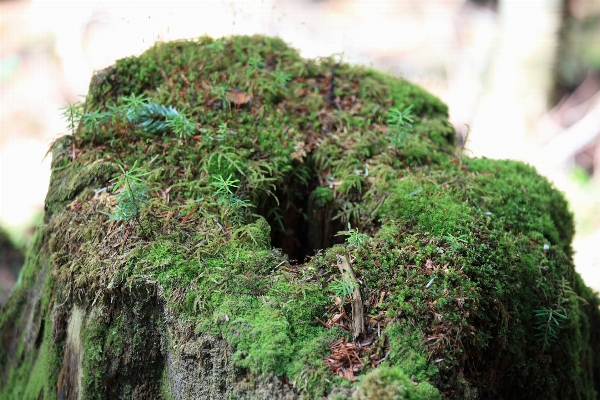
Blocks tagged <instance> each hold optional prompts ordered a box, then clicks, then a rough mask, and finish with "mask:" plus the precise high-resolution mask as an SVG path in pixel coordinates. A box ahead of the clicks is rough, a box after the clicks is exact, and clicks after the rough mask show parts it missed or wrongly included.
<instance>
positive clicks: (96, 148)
mask: <svg viewBox="0 0 600 400" xmlns="http://www.w3.org/2000/svg"><path fill="white" fill-rule="evenodd" d="M135 99H138V100H139V101H141V102H142V103H143V104H145V105H142V106H140V107H146V108H148V109H151V110H154V111H152V112H150V111H148V112H147V113H146V114H144V115H145V117H144V118H146V119H145V120H143V119H142V118H141V117H139V116H137V114H136V113H137V112H138V111H136V110H134V109H132V108H128V107H132V106H131V105H130V104H131V103H132V102H133V101H134V100H135ZM161 107H162V108H161ZM169 107H170V108H169ZM156 110H159V111H156ZM160 110H162V111H160ZM80 111H81V123H80V124H79V125H78V126H77V128H76V129H75V131H74V132H73V134H72V135H69V136H66V137H64V138H62V139H60V140H59V141H57V142H56V143H55V145H54V147H53V156H54V157H53V163H52V168H53V178H52V183H51V186H50V190H49V194H48V198H47V207H46V208H47V213H46V218H45V222H46V225H45V227H44V228H43V232H44V234H45V235H46V236H45V238H44V240H43V241H40V242H38V244H37V246H38V247H37V248H38V249H44V251H46V253H45V254H47V255H48V258H49V260H50V262H51V264H50V266H49V267H47V268H49V270H48V271H49V273H50V276H51V277H52V279H51V281H49V283H48V288H49V289H47V290H49V291H50V292H51V293H52V296H51V297H48V299H51V300H48V303H47V305H48V307H49V308H50V309H51V308H52V307H55V309H57V310H58V306H59V305H61V307H62V305H67V306H68V305H71V304H78V305H85V307H88V308H87V309H88V315H87V320H86V323H85V324H84V326H83V330H82V337H83V351H84V361H83V364H82V365H83V369H84V370H83V387H84V390H85V392H86V393H88V394H89V396H96V397H97V398H114V397H115V396H116V397H127V398H146V397H144V396H150V397H152V398H156V397H160V396H163V397H167V398H169V397H173V398H185V396H204V397H207V398H211V397H212V398H217V397H219V396H221V398H223V397H232V398H236V397H237V398H261V396H263V397H264V398H276V397H277V396H276V395H275V394H274V393H275V392H276V393H279V394H280V395H281V396H283V393H285V395H286V396H290V397H298V396H304V397H306V398H320V397H322V396H326V395H328V394H330V393H331V394H332V396H335V395H336V394H335V393H338V394H339V393H346V394H348V393H350V392H354V393H358V394H357V396H362V397H360V398H370V397H369V396H371V397H372V396H373V395H372V394H369V393H372V392H373V391H372V390H371V388H370V386H372V387H373V388H372V389H373V390H374V391H375V392H376V391H377V390H379V389H381V390H387V392H386V393H388V392H389V394H390V396H392V397H393V398H398V396H400V395H401V396H404V397H405V398H439V397H440V396H443V397H445V398H460V397H465V396H472V395H473V393H476V394H477V395H479V396H481V397H482V398H497V397H499V396H502V397H504V398H527V397H532V396H533V397H536V398H537V397H542V396H543V397H549V398H575V397H577V398H593V397H594V396H595V395H596V391H597V390H598V388H597V387H596V386H595V385H597V382H598V379H599V377H600V373H599V369H600V366H599V364H598V361H597V360H596V359H595V358H594V354H595V352H597V351H598V347H599V338H598V333H597V332H598V329H599V326H600V322H599V321H600V316H599V312H598V303H599V301H598V297H597V296H596V295H595V294H594V293H592V292H591V291H590V290H589V289H587V288H586V287H585V286H584V285H583V284H582V283H581V280H580V278H579V277H578V275H577V274H576V273H575V272H574V269H573V264H572V260H571V255H572V250H571V245H570V244H571V240H572V236H573V223H572V215H571V213H570V212H569V210H568V207H567V204H566V202H565V200H564V198H563V196H562V194H560V193H559V192H558V191H556V189H554V188H553V187H552V186H551V185H550V184H549V183H548V182H547V181H546V180H544V179H543V178H542V177H540V176H539V175H538V174H537V173H536V172H535V170H534V169H532V168H531V167H529V166H526V165H524V164H522V163H518V162H513V161H492V160H488V159H471V158H467V157H463V156H462V155H461V154H460V153H459V151H458V150H457V149H455V148H454V144H453V142H454V130H453V128H452V127H451V125H450V124H449V123H448V121H447V109H446V106H445V105H444V104H443V103H441V102H440V101H439V100H438V99H436V98H435V97H433V96H431V95H430V94H428V93H426V92H425V91H423V90H422V89H420V88H418V87H416V86H414V85H412V84H410V83H408V82H406V81H404V80H400V79H396V78H392V77H389V76H387V75H384V74H381V73H378V72H374V71H371V70H368V69H364V68H360V67H353V66H349V65H346V64H342V63H338V62H337V61H336V60H334V59H333V58H325V59H319V60H304V59H302V58H300V57H299V56H298V53H297V52H296V51H295V50H293V49H291V48H289V47H288V46H287V45H286V44H285V43H283V42H282V41H281V40H278V39H271V38H265V37H262V36H253V37H233V38H228V39H218V40H213V39H210V38H206V37H204V38H200V39H197V40H194V41H183V42H173V43H163V44H158V45H156V46H155V47H153V48H152V49H150V50H148V51H147V52H146V53H144V54H142V55H141V56H140V57H137V58H136V57H132V58H127V59H123V60H120V61H118V62H117V63H116V65H115V66H113V67H111V68H109V69H107V70H105V71H101V72H100V73H98V74H97V75H96V76H95V77H94V79H93V81H92V84H91V86H90V94H89V96H88V98H87V100H86V103H85V105H82V106H81V109H80ZM400 114H402V115H405V116H408V118H410V123H399V122H397V119H396V120H394V115H396V116H397V115H400ZM91 115H94V117H93V118H92V117H91ZM132 115H133V116H135V117H132ZM140 115H141V114H140ZM94 118H95V119H94ZM176 118H180V119H179V120H178V121H179V122H177V123H181V124H183V125H177V126H176V123H175V122H173V121H175V119H176ZM182 121H183V122H182ZM186 121H187V122H186ZM189 121H191V123H193V125H192V126H191V127H190V126H189V125H186V124H188V122H189ZM150 126H151V129H150V128H149V127H150ZM133 165H136V166H137V167H139V168H141V169H142V170H144V171H146V172H148V173H147V174H146V175H143V183H144V185H145V186H146V188H145V189H144V193H145V194H148V197H147V198H146V197H144V198H143V202H141V203H140V204H139V205H140V207H139V208H138V207H136V209H135V212H134V213H133V214H132V215H131V217H130V218H125V219H124V220H121V221H118V220H117V219H118V218H115V209H116V207H117V206H118V205H119V201H120V200H119V198H122V197H123V196H121V197H119V196H117V195H118V193H127V192H123V191H124V190H125V191H127V190H132V189H127V188H121V189H119V191H117V190H115V188H114V187H113V186H111V182H114V179H115V178H117V177H118V176H119V174H122V173H123V172H119V171H121V169H120V167H119V166H121V167H122V168H123V170H124V171H131V169H132V167H133ZM140 193H141V192H140ZM140 199H142V197H140ZM338 232H345V233H343V234H338ZM352 234H355V235H357V236H355V237H354V239H352V236H350V237H349V238H348V236H349V235H352ZM359 234H363V235H366V236H358V235H359ZM359 239H360V243H361V245H360V246H359V245H356V243H358V242H356V243H354V242H353V240H354V241H356V240H359ZM353 243H354V244H355V245H354V246H351V245H350V244H353ZM40 254H42V253H40ZM340 257H343V258H344V259H346V260H347V261H348V262H349V265H351V267H352V269H353V270H354V273H355V275H356V282H355V284H356V285H358V287H359V288H360V292H361V297H362V299H363V312H364V317H365V318H364V325H365V326H364V327H365V330H364V333H363V334H362V336H361V337H359V338H358V340H356V341H353V340H352V335H351V331H352V326H351V325H352V315H353V314H352V309H351V307H352V306H351V304H350V299H348V301H346V302H344V299H343V298H342V297H341V296H337V294H336V290H335V289H334V286H333V283H334V282H336V280H337V282H338V285H339V284H340V283H339V282H340V279H341V278H340V271H339V270H338V268H337V262H338V260H339V259H340ZM34 268H35V263H34V262H33V261H31V260H30V261H29V262H28V264H27V267H26V271H25V275H24V276H26V275H27V274H30V275H31V274H32V271H33V270H34ZM32 282H33V281H31V280H29V281H27V280H25V281H24V284H23V288H22V290H23V291H24V292H23V293H26V292H25V291H26V290H30V288H31V287H32V285H33V283H32ZM341 284H343V282H342V283H341ZM349 297H351V296H349ZM18 299H19V297H18V296H13V298H12V299H11V302H12V303H10V302H9V303H10V304H12V305H9V308H7V310H9V311H6V313H5V314H4V313H3V317H2V318H4V319H3V321H5V322H3V325H1V326H2V329H3V330H2V332H3V334H4V335H7V333H6V332H8V328H7V324H8V322H7V321H9V320H11V319H14V318H16V317H15V316H14V314H10V313H11V312H12V311H10V310H19V309H20V307H24V305H23V304H26V303H27V302H26V299H25V297H21V302H20V303H19V300H18ZM91 310H95V311H94V312H91ZM540 310H542V312H550V311H552V312H559V313H563V314H564V315H566V316H567V318H566V319H564V320H563V319H561V320H560V323H559V326H556V325H548V324H547V322H546V321H544V320H543V318H540V317H539V316H536V315H539V313H540ZM15 312H16V311H15ZM5 315H6V316H5ZM56 315H59V314H56ZM58 320H60V319H58ZM58 320H57V321H58ZM548 326H551V327H553V329H554V334H555V337H550V336H548V329H547V328H548ZM60 337H61V336H60V335H58V336H56V337H55V338H54V340H55V341H57V343H59V344H60V343H61V342H60V340H59V339H57V338H60ZM342 345H343V346H342ZM203 346H204V347H203ZM342 349H345V350H342ZM342 351H345V352H347V355H348V357H346V358H348V360H350V361H349V362H350V364H344V363H345V362H346V361H345V360H346V358H344V357H341V354H342V353H341V352H342ZM24 354H29V353H27V352H25V353H24ZM203 354H209V355H210V356H203ZM0 356H2V357H4V359H7V360H8V359H12V358H13V355H11V354H5V355H2V354H0ZM58 358H59V354H57V355H56V357H55V359H58ZM379 365H382V366H379ZM383 365H385V366H383ZM378 366H379V367H378ZM36 368H37V367H34V366H33V364H29V366H24V367H21V370H22V371H23V374H24V376H25V375H27V374H30V373H31V371H34V370H36ZM194 368H198V370H199V371H200V372H199V373H198V376H194V375H193V373H192V371H194ZM27 376H28V375H27ZM48 376H54V375H51V374H50V375H48ZM356 377H359V378H361V379H362V380H360V381H359V380H356ZM161 379H162V380H163V382H162V383H159V381H160V380H161ZM5 382H6V383H5V384H4V386H3V387H4V388H5V389H2V390H5V392H6V393H8V392H11V393H12V391H14V390H21V389H19V388H21V387H22V385H23V384H22V383H19V382H21V381H18V380H15V379H12V378H11V379H8V380H5ZM49 382H51V380H49ZM351 385H353V386H354V387H355V388H354V389H351V388H350V386H351ZM48 387H49V388H50V387H51V386H48ZM273 388H277V389H273ZM386 388H387V389H386ZM375 392H373V393H375ZM186 393H187V394H186ZM260 393H263V394H260ZM399 393H401V394H399ZM269 396H270V397H269ZM274 396H275V397H274ZM394 396H395V397H394Z"/></svg>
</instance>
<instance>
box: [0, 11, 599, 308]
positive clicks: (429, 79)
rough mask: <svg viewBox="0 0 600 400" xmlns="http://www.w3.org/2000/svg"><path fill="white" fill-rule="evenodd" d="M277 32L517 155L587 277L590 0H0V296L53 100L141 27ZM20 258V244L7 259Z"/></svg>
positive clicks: (24, 219) (53, 119)
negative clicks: (418, 93) (424, 101)
mask: <svg viewBox="0 0 600 400" xmlns="http://www.w3.org/2000/svg"><path fill="white" fill-rule="evenodd" d="M254 33H260V34H266V35H277V36H280V37H281V38H283V39H284V40H285V41H287V42H288V43H290V44H291V45H292V46H294V47H295V48H297V49H299V50H300V52H301V54H302V55H303V56H304V57H317V56H326V55H331V54H341V55H342V56H343V59H344V60H345V61H346V62H350V63H356V64H363V65H366V66H370V67H373V68H376V69H379V70H382V71H385V72H389V73H392V74H395V75H398V76H402V77H404V78H406V79H408V80H410V81H413V82H415V83H417V84H419V85H421V86H423V87H425V88H426V89H427V90H429V91H430V92H432V93H434V94H436V95H437V96H438V97H440V98H441V99H442V100H443V101H444V102H446V103H447V104H448V105H449V108H450V119H451V122H452V123H453V124H454V126H455V127H456V130H457V132H458V138H459V145H460V144H462V142H463V141H464V140H465V139H466V137H467V132H468V131H469V127H470V131H469V135H468V140H467V143H466V151H467V154H470V155H473V156H486V157H492V158H512V159H518V160H523V161H525V162H528V163H530V164H532V165H534V166H535V167H537V168H538V170H539V171H540V173H542V174H543V175H545V176H546V177H548V179H550V180H551V181H553V182H554V183H555V185H556V186H557V187H558V188H559V189H560V190H562V191H564V192H565V194H566V196H567V198H568V199H569V201H570V204H571V208H572V210H573V212H574V213H575V218H576V225H577V236H576V239H575V243H574V248H575V250H576V256H575V263H576V266H577V269H578V271H579V273H580V274H581V275H582V276H583V278H584V280H585V282H586V283H587V284H588V285H589V286H591V287H593V288H595V289H596V290H600V0H245V1H225V0H204V1H201V0H197V1H181V2H178V1H162V2H151V1H143V2H142V1H139V2H138V1H42V0H12V1H7V0H0V227H2V228H3V229H4V230H5V231H6V232H7V233H8V237H9V238H10V240H11V241H12V243H14V244H16V246H17V249H16V250H14V249H13V250H11V251H10V252H9V251H8V250H6V249H8V248H9V245H8V243H9V242H8V241H7V240H4V239H2V237H3V236H2V234H1V233H0V304H1V302H2V301H3V299H4V298H5V297H6V295H7V294H8V292H9V290H10V287H11V286H12V285H13V284H14V282H15V280H16V278H17V273H16V272H15V271H16V270H17V269H18V268H17V267H15V265H20V264H19V263H22V255H20V254H19V251H18V250H19V249H23V248H24V247H25V246H26V244H27V242H28V240H30V238H31V234H32V232H33V229H34V227H35V225H36V224H37V223H39V222H40V221H41V215H42V214H41V213H42V210H43V202H44V196H45V193H46V190H47V188H48V182H49V178H50V172H49V164H50V159H49V157H47V158H44V156H45V154H46V151H47V149H48V147H49V145H50V144H51V142H52V140H53V139H55V138H56V137H58V136H61V135H62V134H64V133H65V132H66V131H67V129H66V124H65V122H64V121H63V120H62V119H61V116H60V114H61V113H60V111H59V108H61V107H63V106H65V105H66V104H67V103H72V102H75V101H78V100H80V99H81V97H80V96H85V95H86V93H87V90H88V85H89V81H90V78H91V76H92V74H93V72H94V71H95V70H100V69H103V68H106V67H108V66H109V65H111V64H113V63H114V61H115V60H117V59H119V58H122V57H126V56H129V55H137V54H140V53H141V52H143V51H144V50H146V49H147V48H149V47H150V46H152V45H153V44H154V43H155V42H157V41H168V40H173V39H179V38H194V37H197V36H200V35H204V34H208V35H210V36H213V37H220V36H228V35H232V34H254ZM19 257H21V258H19Z"/></svg>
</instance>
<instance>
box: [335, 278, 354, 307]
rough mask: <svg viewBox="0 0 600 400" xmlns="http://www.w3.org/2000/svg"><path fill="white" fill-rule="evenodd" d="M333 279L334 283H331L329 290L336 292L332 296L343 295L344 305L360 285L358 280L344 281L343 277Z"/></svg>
mask: <svg viewBox="0 0 600 400" xmlns="http://www.w3.org/2000/svg"><path fill="white" fill-rule="evenodd" d="M333 281H334V283H332V284H331V285H329V290H331V291H332V292H333V293H334V294H333V296H331V297H333V298H335V297H341V298H342V306H343V305H344V303H345V302H346V297H348V296H350V295H351V294H352V293H353V292H354V289H356V288H357V287H358V285H357V283H356V282H352V281H344V280H341V279H334V280H333Z"/></svg>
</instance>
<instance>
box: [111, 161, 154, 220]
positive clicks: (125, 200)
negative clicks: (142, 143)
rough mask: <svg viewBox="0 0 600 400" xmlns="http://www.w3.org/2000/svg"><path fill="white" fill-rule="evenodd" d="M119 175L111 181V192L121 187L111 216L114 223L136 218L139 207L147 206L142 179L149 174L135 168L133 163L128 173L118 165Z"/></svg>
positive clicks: (146, 191) (145, 186) (145, 188)
mask: <svg viewBox="0 0 600 400" xmlns="http://www.w3.org/2000/svg"><path fill="white" fill-rule="evenodd" d="M119 169H120V170H121V175H119V176H118V177H117V178H115V179H113V192H115V191H117V190H119V189H120V188H121V187H123V191H122V192H121V193H119V194H117V196H116V198H117V209H116V210H115V213H114V214H113V215H111V219H113V220H115V221H127V220H130V219H132V218H134V217H137V215H138V213H139V211H140V209H141V207H142V206H143V205H147V204H148V201H147V199H148V190H149V189H148V186H147V185H146V183H145V182H144V180H143V179H142V178H143V177H144V176H146V175H148V174H149V173H150V172H147V171H145V170H144V169H141V168H137V161H136V162H134V163H133V165H132V166H131V168H130V169H129V171H125V168H123V166H122V165H121V164H119Z"/></svg>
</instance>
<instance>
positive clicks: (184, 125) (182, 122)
mask: <svg viewBox="0 0 600 400" xmlns="http://www.w3.org/2000/svg"><path fill="white" fill-rule="evenodd" d="M184 111H185V109H184V110H181V111H180V112H179V113H177V114H176V115H174V116H169V117H167V126H168V127H169V128H171V130H172V131H173V133H174V134H176V135H177V136H179V138H181V139H184V138H189V137H191V136H192V135H193V134H194V132H195V131H196V125H195V124H194V123H193V122H192V120H190V119H189V118H188V117H187V116H186V115H185V114H184Z"/></svg>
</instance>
